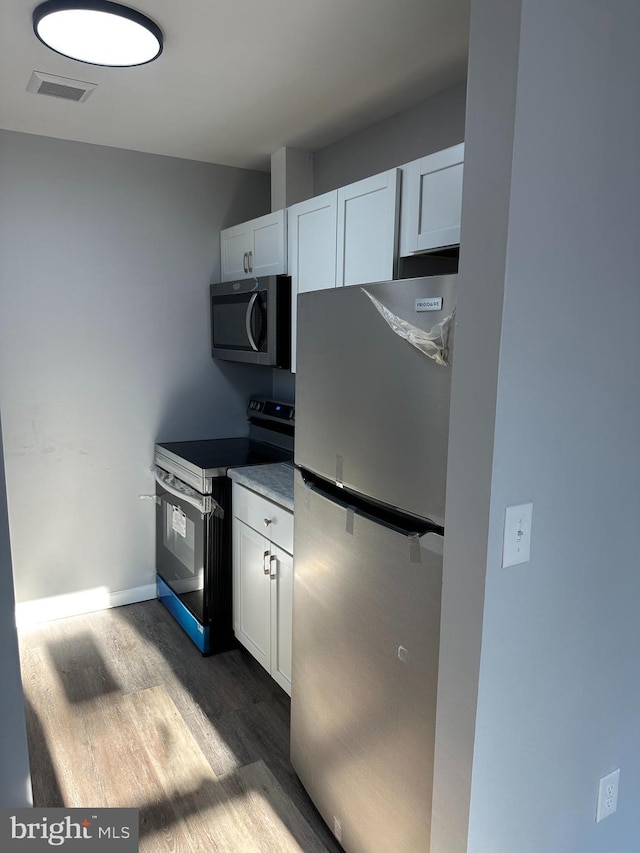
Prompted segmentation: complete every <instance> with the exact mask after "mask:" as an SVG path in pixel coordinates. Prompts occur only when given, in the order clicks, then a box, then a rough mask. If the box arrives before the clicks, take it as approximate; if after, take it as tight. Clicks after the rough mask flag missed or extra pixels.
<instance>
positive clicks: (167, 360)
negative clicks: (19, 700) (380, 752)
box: [0, 131, 272, 601]
mask: <svg viewBox="0 0 640 853" xmlns="http://www.w3.org/2000/svg"><path fill="white" fill-rule="evenodd" d="M269 194H270V186H269V176H268V175H265V174H263V173H258V172H248V171H245V170H241V169H233V168H228V167H221V166H215V165H210V164H202V163H196V162H192V161H188V160H178V159H174V158H169V157H160V156H155V155H147V154H140V153H136V152H129V151H123V150H118V149H115V148H104V147H101V146H94V145H86V144H82V143H72V142H66V141H62V140H54V139H48V138H44V137H39V136H32V135H26V134H17V133H12V132H7V131H5V132H2V133H1V134H0V408H1V409H2V414H3V429H4V449H5V456H6V476H7V490H8V497H9V516H10V526H11V535H12V544H13V556H14V572H15V584H16V598H17V600H18V601H29V600H33V599H38V598H41V597H47V596H54V595H59V594H62V593H71V592H76V591H81V590H88V589H93V588H98V587H106V588H107V589H108V590H109V591H110V592H116V591H120V590H127V589H131V588H137V587H142V586H145V585H148V584H151V583H153V581H154V538H153V529H154V523H153V515H154V506H153V504H152V503H150V502H145V501H141V500H139V498H138V495H140V494H144V493H149V492H151V491H153V478H152V475H151V472H150V465H151V463H152V459H153V445H154V442H155V440H156V439H157V438H160V439H164V440H172V439H173V440H176V439H190V438H205V437H216V436H223V435H228V434H240V433H243V432H244V431H245V415H244V406H245V404H246V399H247V396H248V395H249V394H250V393H251V392H254V391H263V392H265V391H267V392H270V390H271V381H272V377H271V371H260V369H258V368H253V369H251V368H244V367H242V366H239V365H224V364H222V363H220V362H218V363H214V362H213V361H212V360H211V357H210V355H209V329H208V283H209V281H211V280H212V279H214V278H218V276H219V272H220V266H219V264H220V259H219V236H218V235H219V230H220V228H222V227H225V226H227V225H230V224H235V223H236V222H241V221H243V220H245V219H249V218H251V217H253V216H257V215H260V214H262V213H264V212H266V211H268V209H269Z"/></svg>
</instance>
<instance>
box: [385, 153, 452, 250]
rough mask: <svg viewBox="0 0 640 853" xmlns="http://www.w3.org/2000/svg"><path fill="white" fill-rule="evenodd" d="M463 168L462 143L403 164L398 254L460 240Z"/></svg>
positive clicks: (438, 246) (428, 248)
mask: <svg viewBox="0 0 640 853" xmlns="http://www.w3.org/2000/svg"><path fill="white" fill-rule="evenodd" d="M463 168H464V143H460V145H454V146H453V147H451V148H445V149H444V151H437V152H436V153H435V154H430V155H429V156H428V157H423V158H422V159H421V160H415V161H414V162H413V163H408V164H407V165H406V166H403V169H402V221H401V226H400V254H401V255H411V254H413V253H415V252H425V251H429V250H430V249H438V248H441V247H444V246H454V245H457V244H458V243H459V242H460V214H461V210H462V172H463Z"/></svg>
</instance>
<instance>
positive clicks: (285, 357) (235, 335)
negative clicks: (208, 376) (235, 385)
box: [210, 275, 291, 370]
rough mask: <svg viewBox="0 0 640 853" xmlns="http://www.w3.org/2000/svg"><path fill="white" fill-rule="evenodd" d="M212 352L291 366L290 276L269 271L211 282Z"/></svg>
mask: <svg viewBox="0 0 640 853" xmlns="http://www.w3.org/2000/svg"><path fill="white" fill-rule="evenodd" d="M210 291H211V355H212V356H213V357H214V358H222V359H224V360H225V361H241V362H243V363H244V364H263V365H265V366H266V367H282V368H285V369H287V370H288V369H289V368H290V367H291V279H290V278H289V277H288V276H286V275H267V276H261V277H259V278H246V279H241V280H240V281H225V282H222V283H221V284H212V285H211V288H210Z"/></svg>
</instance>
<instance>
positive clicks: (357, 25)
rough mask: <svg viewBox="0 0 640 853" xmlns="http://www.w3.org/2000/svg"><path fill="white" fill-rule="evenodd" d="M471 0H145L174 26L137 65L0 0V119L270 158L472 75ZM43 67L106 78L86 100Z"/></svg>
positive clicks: (157, 147)
mask: <svg viewBox="0 0 640 853" xmlns="http://www.w3.org/2000/svg"><path fill="white" fill-rule="evenodd" d="M469 2H470V0H134V2H132V3H129V4H128V5H131V6H132V7H133V8H135V9H138V10H139V11H141V12H144V13H145V14H147V15H148V16H149V17H151V18H153V20H155V21H156V23H157V24H158V25H159V26H160V28H161V29H162V31H163V32H164V35H165V46H164V53H163V54H162V55H161V57H160V58H159V59H158V60H157V61H156V62H153V63H151V64H149V65H144V66H140V67H138V68H125V69H122V68H120V69H111V68H101V67H98V66H94V65H86V64H84V63H81V62H76V61H74V60H71V59H66V58H65V57H63V56H60V55H58V54H56V53H53V52H52V51H50V50H48V49H47V48H46V47H44V45H42V44H41V43H40V42H39V41H38V40H37V39H36V37H35V36H34V34H33V29H32V24H31V13H32V11H33V9H34V8H35V6H36V5H38V4H37V2H34V0H2V2H1V3H0V126H1V127H3V128H6V129H10V130H19V131H24V132H27V133H37V134H43V135H46V136H53V137H59V138H62V139H73V140H78V141H82V142H93V143H98V144H101V145H111V146H115V147H117V148H129V149H133V150H137V151H147V152H151V153H156V154H168V155H173V156H176V157H185V158H188V159H192V160H202V161H205V162H213V163H222V164H226V165H231V166H242V167H245V168H254V169H262V170H265V171H268V170H269V164H270V155H271V153H273V152H274V151H276V150H277V149H278V148H280V147H282V146H283V145H287V146H291V147H297V148H308V149H310V150H318V149H319V148H322V147H324V146H325V145H328V144H330V143H332V142H335V141H336V140H338V139H340V138H342V137H343V136H346V135H348V134H350V133H353V132H355V131H357V130H360V129H362V128H363V127H366V126H368V125H370V124H372V123H374V122H376V121H379V120H381V119H383V118H386V117H387V116H390V115H392V114H393V113H396V112H399V111H400V110H403V109H406V108H408V107H410V106H413V105H414V104H417V103H418V102H419V101H421V100H423V99H424V98H427V97H429V96H430V95H433V94H435V93H436V92H438V91H441V90H442V89H445V88H447V87H448V86H449V85H452V84H453V83H455V82H458V81H460V80H463V79H464V77H465V74H466V61H467V47H468V17H469ZM33 70H37V71H43V72H47V73H49V74H56V75H59V76H63V77H71V78H74V79H77V80H83V81H87V82H91V83H97V89H96V90H95V91H94V92H93V94H92V95H91V97H90V98H89V99H88V100H87V102H86V103H84V104H78V103H74V102H69V101H63V100H60V99H59V98H52V97H47V96H43V95H36V94H32V93H30V92H27V91H26V89H25V87H26V85H27V83H28V81H29V78H30V76H31V72H32V71H33Z"/></svg>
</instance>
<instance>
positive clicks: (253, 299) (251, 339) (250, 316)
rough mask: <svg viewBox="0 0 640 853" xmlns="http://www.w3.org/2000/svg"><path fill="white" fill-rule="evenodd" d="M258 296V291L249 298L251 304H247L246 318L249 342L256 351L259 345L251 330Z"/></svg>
mask: <svg viewBox="0 0 640 853" xmlns="http://www.w3.org/2000/svg"><path fill="white" fill-rule="evenodd" d="M257 298H258V291H257V290H256V292H255V293H254V294H253V296H252V297H251V299H250V300H249V304H248V305H247V314H246V316H245V318H244V322H245V328H246V330H247V337H248V338H249V343H250V344H251V349H252V350H253V351H254V352H258V347H257V345H256V342H255V340H254V337H253V332H252V331H251V320H252V319H253V309H254V308H255V304H256V299H257Z"/></svg>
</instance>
